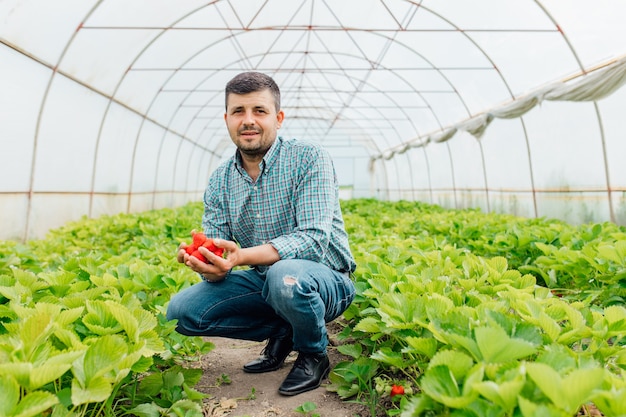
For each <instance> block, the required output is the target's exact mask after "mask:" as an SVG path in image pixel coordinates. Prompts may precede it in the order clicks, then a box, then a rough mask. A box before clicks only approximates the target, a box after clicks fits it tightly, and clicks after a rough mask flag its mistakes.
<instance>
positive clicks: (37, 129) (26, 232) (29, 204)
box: [23, 0, 104, 242]
mask: <svg viewBox="0 0 626 417" xmlns="http://www.w3.org/2000/svg"><path fill="white" fill-rule="evenodd" d="M103 1H104V0H98V1H97V2H96V4H94V6H93V7H92V8H91V9H90V10H89V11H88V12H87V14H86V15H85V17H84V18H83V19H82V20H81V22H80V25H82V24H84V23H85V21H86V19H88V18H89V16H91V15H92V14H93V12H94V11H95V10H96V9H97V8H98V6H99V5H100V3H102V2H103ZM80 25H79V27H80ZM77 33H78V31H74V33H72V36H71V37H70V40H69V42H67V43H66V44H65V46H64V47H63V50H62V51H61V54H60V55H59V59H58V60H57V62H56V65H55V66H54V67H53V68H52V73H51V74H50V78H49V80H48V83H47V84H46V88H45V91H44V94H43V96H42V98H41V104H40V106H39V112H38V114H37V123H36V124H35V133H34V137H33V155H32V159H31V167H30V179H29V181H28V202H27V205H26V210H27V214H26V224H25V226H24V237H23V240H24V242H26V241H27V240H28V235H29V229H30V217H31V212H32V204H33V203H32V200H33V194H34V191H33V186H34V182H35V167H36V165H37V164H36V162H37V144H38V142H39V132H40V129H41V118H42V115H43V112H44V108H45V106H46V103H47V101H48V94H50V87H51V86H52V81H53V80H54V77H55V76H56V73H57V69H58V67H59V64H60V63H61V61H63V58H64V57H65V54H66V53H67V51H68V49H69V47H70V44H71V43H72V42H73V41H74V39H75V38H76V36H77ZM96 157H97V151H96V152H95V155H94V164H95V158H96ZM91 191H92V194H93V187H92V189H91ZM90 200H91V197H90ZM90 207H91V203H90Z"/></svg>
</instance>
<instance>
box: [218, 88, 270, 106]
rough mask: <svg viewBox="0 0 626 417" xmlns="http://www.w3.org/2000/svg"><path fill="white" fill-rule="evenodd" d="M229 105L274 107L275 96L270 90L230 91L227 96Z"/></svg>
mask: <svg viewBox="0 0 626 417" xmlns="http://www.w3.org/2000/svg"><path fill="white" fill-rule="evenodd" d="M227 103H228V107H234V106H236V107H272V106H273V105H274V97H273V96H272V93H271V92H270V91H269V90H262V91H254V92H252V93H247V94H235V93H230V94H228V97H227Z"/></svg>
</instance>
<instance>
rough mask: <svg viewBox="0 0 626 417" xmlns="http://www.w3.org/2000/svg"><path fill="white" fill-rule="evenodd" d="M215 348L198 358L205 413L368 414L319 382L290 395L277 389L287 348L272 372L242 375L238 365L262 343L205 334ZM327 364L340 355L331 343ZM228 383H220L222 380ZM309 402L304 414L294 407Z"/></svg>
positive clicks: (213, 416) (261, 416) (241, 416)
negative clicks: (310, 408) (312, 408)
mask: <svg viewBox="0 0 626 417" xmlns="http://www.w3.org/2000/svg"><path fill="white" fill-rule="evenodd" d="M208 340H209V341H211V342H212V343H214V344H215V349H214V350H213V351H211V352H210V353H209V354H207V355H205V356H204V357H203V358H202V361H201V364H200V366H201V367H202V369H203V370H204V376H203V377H202V380H201V381H200V382H199V383H198V385H197V386H196V388H197V389H198V390H199V391H201V392H204V393H207V394H209V395H210V398H209V399H207V400H205V416H207V417H218V416H230V417H246V416H250V417H269V416H272V417H274V416H283V417H296V416H307V417H312V416H315V415H318V416H320V417H327V416H328V417H330V416H332V417H369V412H368V411H367V408H366V407H365V406H363V405H360V404H352V403H348V402H345V401H342V400H341V399H340V398H339V397H338V396H337V395H336V394H335V393H333V392H330V391H327V390H326V389H325V388H324V385H325V384H328V380H324V381H323V382H322V386H321V387H319V388H317V389H315V390H312V391H309V392H305V393H303V394H300V395H296V396H293V397H288V396H283V395H280V394H279V393H278V387H279V386H280V384H281V383H282V381H283V379H285V377H286V376H287V374H288V373H289V370H290V369H291V366H292V364H293V362H294V361H295V358H296V355H297V354H296V353H295V352H293V353H292V354H291V355H290V356H289V357H288V358H287V360H286V361H285V365H284V366H283V367H282V368H281V369H279V370H278V371H275V372H268V373H264V374H248V373H245V372H243V369H242V367H243V365H244V364H245V363H246V362H249V361H251V360H253V359H255V358H256V357H258V356H259V354H260V352H261V351H262V350H263V348H264V347H265V343H257V342H247V341H240V340H233V339H225V338H208ZM328 354H329V358H330V360H331V365H332V366H334V365H335V364H337V363H338V362H339V361H341V360H345V357H344V356H343V355H341V354H340V353H339V352H337V349H336V348H335V347H333V346H329V348H328ZM227 379H228V380H230V383H224V381H225V380H227ZM307 402H311V403H313V404H315V405H316V408H315V409H314V410H312V411H311V412H310V413H309V414H306V413H302V412H298V411H296V408H298V407H300V406H302V405H303V404H304V403H307Z"/></svg>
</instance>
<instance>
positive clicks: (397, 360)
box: [371, 347, 411, 369]
mask: <svg viewBox="0 0 626 417" xmlns="http://www.w3.org/2000/svg"><path fill="white" fill-rule="evenodd" d="M371 358H372V359H374V360H377V361H379V362H381V363H384V364H387V365H390V366H395V367H396V368H398V369H404V368H406V367H408V366H410V365H411V364H410V363H408V362H407V360H406V359H405V358H404V356H403V355H402V353H400V352H396V351H394V350H393V349H391V348H390V347H382V348H380V349H378V350H377V351H376V352H374V353H372V355H371Z"/></svg>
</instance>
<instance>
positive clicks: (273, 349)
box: [243, 332, 293, 374]
mask: <svg viewBox="0 0 626 417" xmlns="http://www.w3.org/2000/svg"><path fill="white" fill-rule="evenodd" d="M292 349H293V340H292V334H291V332H289V334H288V335H287V336H284V337H282V338H275V337H272V338H270V339H269V340H268V341H267V345H266V346H265V349H263V352H261V356H260V357H258V358H257V359H255V360H253V361H252V362H248V363H247V364H245V365H244V366H243V370H244V371H245V372H248V373H251V374H260V373H262V372H270V371H275V370H277V369H278V368H280V367H281V366H283V362H285V359H286V358H287V356H289V354H290V353H291V351H292Z"/></svg>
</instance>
